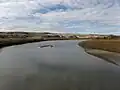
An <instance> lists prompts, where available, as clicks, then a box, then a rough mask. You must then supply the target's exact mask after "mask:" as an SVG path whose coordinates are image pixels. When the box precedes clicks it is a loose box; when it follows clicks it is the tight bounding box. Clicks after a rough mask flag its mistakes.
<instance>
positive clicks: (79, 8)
mask: <svg viewBox="0 0 120 90" xmlns="http://www.w3.org/2000/svg"><path fill="white" fill-rule="evenodd" d="M0 10H1V11H0V30H1V31H35V32H44V31H47V32H65V33H70V32H71V33H103V34H120V0H0Z"/></svg>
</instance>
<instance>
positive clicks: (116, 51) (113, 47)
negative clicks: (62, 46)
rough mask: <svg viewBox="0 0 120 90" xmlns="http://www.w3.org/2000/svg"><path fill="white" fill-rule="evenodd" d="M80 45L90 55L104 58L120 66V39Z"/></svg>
mask: <svg viewBox="0 0 120 90" xmlns="http://www.w3.org/2000/svg"><path fill="white" fill-rule="evenodd" d="M79 45H80V46H81V47H83V48H84V49H85V51H86V52H87V53H88V54H91V55H94V56H97V57H99V58H102V59H104V60H106V61H108V62H110V63H113V64H115V65H120V39H109V40H108V39H99V40H98V39H97V40H96V39H95V40H88V41H83V42H80V43H79Z"/></svg>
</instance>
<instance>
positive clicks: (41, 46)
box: [39, 45, 54, 48]
mask: <svg viewBox="0 0 120 90" xmlns="http://www.w3.org/2000/svg"><path fill="white" fill-rule="evenodd" d="M44 47H51V48H52V47H54V46H53V45H40V46H39V48H44Z"/></svg>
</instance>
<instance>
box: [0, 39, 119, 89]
mask: <svg viewBox="0 0 120 90" xmlns="http://www.w3.org/2000/svg"><path fill="white" fill-rule="evenodd" d="M77 43H78V41H52V42H40V43H32V44H25V45H22V46H15V47H7V48H4V49H3V51H2V52H1V54H0V90H120V85H119V83H120V68H119V67H117V66H115V65H113V64H110V63H107V62H105V61H104V60H101V59H98V58H96V57H93V56H90V55H88V54H86V53H85V52H84V50H83V49H82V48H80V47H78V46H77ZM40 44H42V45H43V44H44V45H48V44H52V45H55V48H43V49H41V48H37V46H38V45H40Z"/></svg>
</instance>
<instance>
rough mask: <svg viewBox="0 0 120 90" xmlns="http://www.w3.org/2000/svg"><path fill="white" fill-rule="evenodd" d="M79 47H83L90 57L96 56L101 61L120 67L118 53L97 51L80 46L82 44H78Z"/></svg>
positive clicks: (119, 54) (119, 55)
mask: <svg viewBox="0 0 120 90" xmlns="http://www.w3.org/2000/svg"><path fill="white" fill-rule="evenodd" d="M79 46H81V47H83V48H84V50H85V52H86V53H88V54H90V55H93V56H96V57H98V58H101V59H103V60H105V61H107V62H109V63H112V64H115V65H117V66H120V53H116V52H110V51H105V50H99V49H90V48H86V47H84V46H83V45H82V42H81V43H79Z"/></svg>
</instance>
